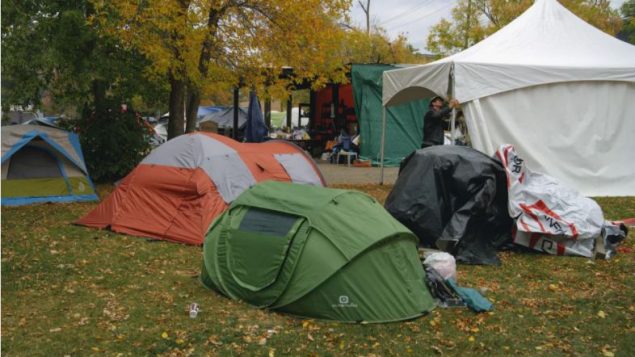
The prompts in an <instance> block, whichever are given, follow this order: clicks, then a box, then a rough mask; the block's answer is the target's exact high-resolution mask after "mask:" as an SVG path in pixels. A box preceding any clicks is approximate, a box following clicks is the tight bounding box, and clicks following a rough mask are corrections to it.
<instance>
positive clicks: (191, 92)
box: [185, 88, 201, 133]
mask: <svg viewBox="0 0 635 357" xmlns="http://www.w3.org/2000/svg"><path fill="white" fill-rule="evenodd" d="M199 104H201V94H200V92H199V91H198V90H196V89H193V88H188V95H187V108H186V112H185V114H186V119H187V121H186V122H187V125H186V128H185V131H186V132H188V133H191V132H193V131H196V121H197V117H198V106H199Z"/></svg>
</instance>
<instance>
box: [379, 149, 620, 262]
mask: <svg viewBox="0 0 635 357" xmlns="http://www.w3.org/2000/svg"><path fill="white" fill-rule="evenodd" d="M385 207H386V209H387V210H388V212H390V213H391V214H392V215H393V217H395V218H396V219H397V220H399V221H400V222H401V223H403V224H404V225H405V226H406V227H408V228H410V229H411V230H412V231H413V232H414V233H415V234H416V235H417V236H418V237H419V240H420V244H421V245H422V246H425V247H433V248H438V249H441V250H443V251H446V252H449V253H451V254H453V255H454V256H455V257H456V259H457V261H459V262H462V263H468V264H497V265H498V264H500V261H499V259H498V257H497V256H496V252H497V251H498V250H500V249H504V248H507V247H510V248H511V246H512V244H511V243H515V246H516V247H518V246H522V247H529V248H532V249H535V250H538V251H541V252H545V253H548V254H554V255H577V256H583V257H588V258H594V257H597V258H610V257H611V256H613V255H614V254H615V253H616V251H617V246H618V244H619V243H620V242H621V241H623V240H624V239H625V238H626V235H627V233H628V232H627V229H626V226H625V225H624V224H621V223H619V222H609V221H605V220H604V217H603V214H602V210H601V208H600V207H599V205H598V204H597V203H596V202H595V201H593V200H592V199H589V198H586V197H583V196H582V195H580V194H579V193H578V192H576V191H575V190H572V189H570V188H568V187H565V186H564V185H562V184H561V183H559V182H558V181H556V180H555V179H554V178H552V177H550V176H547V175H544V174H539V173H535V172H532V171H530V170H529V169H528V168H527V167H526V166H525V163H524V161H523V159H522V158H520V157H519V156H518V155H517V154H516V152H515V150H514V148H513V147H512V146H511V145H502V146H501V147H500V149H499V150H498V151H497V153H496V155H495V157H488V156H487V155H485V154H483V153H481V152H479V151H476V150H474V149H471V148H468V147H462V146H448V145H445V146H432V147H428V148H425V149H421V150H417V151H415V152H414V153H412V154H411V155H410V156H408V157H407V158H406V159H404V161H403V162H402V164H401V167H400V170H399V177H398V179H397V182H396V183H395V187H394V188H393V190H392V192H390V194H389V196H388V198H387V199H386V204H385Z"/></svg>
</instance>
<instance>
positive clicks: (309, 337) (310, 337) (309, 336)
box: [306, 333, 314, 341]
mask: <svg viewBox="0 0 635 357" xmlns="http://www.w3.org/2000/svg"><path fill="white" fill-rule="evenodd" d="M306 338H308V339H309V341H313V340H314V338H313V336H311V334H310V333H309V334H307V335H306Z"/></svg>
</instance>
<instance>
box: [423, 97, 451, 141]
mask: <svg viewBox="0 0 635 357" xmlns="http://www.w3.org/2000/svg"><path fill="white" fill-rule="evenodd" d="M451 112H452V108H450V107H445V108H443V109H440V110H439V111H437V112H435V111H434V110H432V108H430V110H428V112H427V113H426V115H425V117H424V118H423V145H422V147H427V146H432V145H443V128H444V126H445V125H444V122H443V121H444V119H446V118H448V117H449V116H450V113H451Z"/></svg>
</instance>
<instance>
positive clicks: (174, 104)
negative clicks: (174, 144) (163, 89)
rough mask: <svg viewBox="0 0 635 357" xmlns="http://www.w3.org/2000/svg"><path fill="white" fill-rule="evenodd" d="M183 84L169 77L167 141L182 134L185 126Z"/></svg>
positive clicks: (181, 81)
mask: <svg viewBox="0 0 635 357" xmlns="http://www.w3.org/2000/svg"><path fill="white" fill-rule="evenodd" d="M184 101H185V82H184V81H183V80H180V79H176V78H174V77H172V76H170V120H169V121H168V140H170V139H172V138H175V137H177V136H179V135H182V134H183V126H184V124H185V120H184V119H185V118H184V112H185V103H184Z"/></svg>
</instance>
